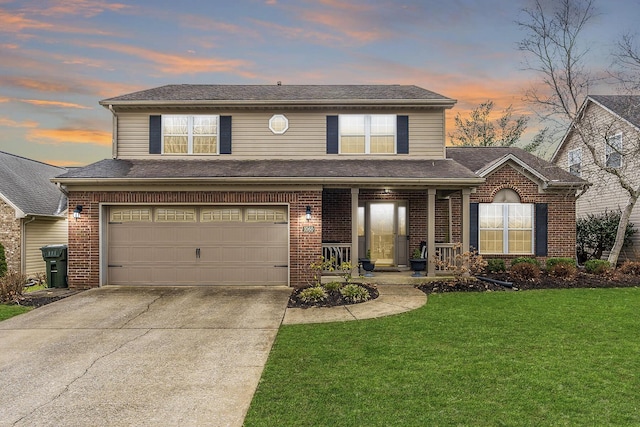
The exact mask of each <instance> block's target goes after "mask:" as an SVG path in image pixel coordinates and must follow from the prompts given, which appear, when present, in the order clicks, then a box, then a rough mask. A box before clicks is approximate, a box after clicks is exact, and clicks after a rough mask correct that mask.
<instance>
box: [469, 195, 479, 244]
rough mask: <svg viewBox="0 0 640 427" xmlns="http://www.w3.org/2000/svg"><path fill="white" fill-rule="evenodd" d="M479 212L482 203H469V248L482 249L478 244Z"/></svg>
mask: <svg viewBox="0 0 640 427" xmlns="http://www.w3.org/2000/svg"><path fill="white" fill-rule="evenodd" d="M479 212H480V205H479V204H478V203H469V246H470V247H469V250H472V249H475V250H476V251H477V250H479V249H480V245H479V244H478V243H479V242H478V238H479V225H480V223H479Z"/></svg>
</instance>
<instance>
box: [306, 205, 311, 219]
mask: <svg viewBox="0 0 640 427" xmlns="http://www.w3.org/2000/svg"><path fill="white" fill-rule="evenodd" d="M307 221H311V206H307Z"/></svg>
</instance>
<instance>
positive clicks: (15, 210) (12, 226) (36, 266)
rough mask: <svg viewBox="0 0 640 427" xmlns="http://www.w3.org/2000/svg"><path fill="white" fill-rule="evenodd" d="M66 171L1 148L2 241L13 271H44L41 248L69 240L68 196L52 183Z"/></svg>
mask: <svg viewBox="0 0 640 427" xmlns="http://www.w3.org/2000/svg"><path fill="white" fill-rule="evenodd" d="M64 172H66V169H64V168H60V167H56V166H51V165H47V164H45V163H41V162H37V161H35V160H30V159H25V158H24V157H19V156H14V155H12V154H9V153H5V152H2V151H0V243H2V245H3V246H4V248H5V255H6V258H7V267H8V269H9V270H11V271H17V272H21V273H24V274H26V275H33V274H36V273H44V272H45V270H46V264H45V262H44V261H43V259H42V252H41V251H40V248H41V247H42V246H44V245H49V244H66V243H67V198H66V197H65V195H64V194H63V193H62V191H60V189H59V188H58V187H57V186H56V185H55V184H53V183H52V182H51V178H53V177H54V176H56V175H60V174H61V173H64Z"/></svg>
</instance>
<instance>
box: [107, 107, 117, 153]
mask: <svg viewBox="0 0 640 427" xmlns="http://www.w3.org/2000/svg"><path fill="white" fill-rule="evenodd" d="M108 108H109V111H111V114H113V119H112V125H111V127H112V132H113V136H112V138H111V157H112V158H113V159H116V158H118V114H116V111H115V110H114V109H113V105H111V104H109V107H108Z"/></svg>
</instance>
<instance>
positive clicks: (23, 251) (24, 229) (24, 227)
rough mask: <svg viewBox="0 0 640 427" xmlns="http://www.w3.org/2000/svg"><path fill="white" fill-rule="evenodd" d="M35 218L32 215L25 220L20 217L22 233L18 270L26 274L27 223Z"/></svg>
mask: <svg viewBox="0 0 640 427" xmlns="http://www.w3.org/2000/svg"><path fill="white" fill-rule="evenodd" d="M35 220H36V217H35V216H32V217H31V219H30V220H28V221H25V220H24V219H22V221H21V222H22V233H20V272H21V273H22V274H26V270H27V224H29V223H32V222H33V221H35Z"/></svg>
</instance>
